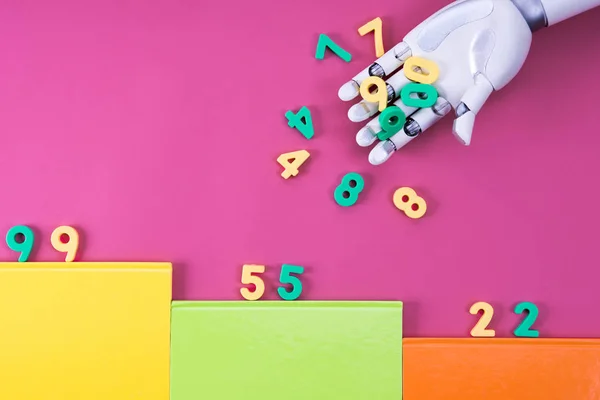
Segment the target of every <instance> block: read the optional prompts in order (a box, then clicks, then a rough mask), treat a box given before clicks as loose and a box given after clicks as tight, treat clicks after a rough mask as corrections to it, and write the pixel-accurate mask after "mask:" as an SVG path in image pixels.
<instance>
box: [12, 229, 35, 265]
mask: <svg viewBox="0 0 600 400" xmlns="http://www.w3.org/2000/svg"><path fill="white" fill-rule="evenodd" d="M17 235H23V238H24V239H23V241H22V242H20V243H19V242H17V239H16V238H17ZM33 236H34V235H33V231H32V230H31V229H30V228H29V227H28V226H25V225H16V226H13V227H12V228H10V229H9V230H8V232H7V233H6V244H7V245H8V248H9V249H11V250H13V251H16V252H20V253H21V254H19V262H25V261H27V259H29V255H30V254H31V250H32V249H33Z"/></svg>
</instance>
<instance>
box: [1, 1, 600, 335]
mask: <svg viewBox="0 0 600 400" xmlns="http://www.w3.org/2000/svg"><path fill="white" fill-rule="evenodd" d="M49 3H50V2H43V1H24V2H19V4H17V3H16V2H12V3H10V4H9V3H5V4H4V5H2V6H1V8H0V10H1V11H2V13H1V21H0V22H1V23H0V37H1V38H2V40H0V54H2V57H1V59H0V131H1V132H2V137H3V140H2V146H0V160H1V162H2V166H3V168H2V170H3V172H4V173H3V174H2V182H3V189H4V190H3V196H2V208H1V211H0V230H1V231H3V232H6V230H7V229H8V228H9V227H10V226H12V225H15V224H29V225H31V226H33V227H36V228H37V234H38V245H37V246H36V252H35V253H34V254H33V259H34V260H37V261H41V260H52V261H58V260H60V259H61V257H63V256H62V255H60V254H59V253H56V252H54V250H52V248H51V246H50V233H51V231H52V229H53V228H54V227H56V226H58V225H60V224H73V225H75V226H77V227H78V228H79V229H80V231H81V236H82V242H84V248H83V249H82V250H83V251H82V253H81V255H80V259H83V260H90V261H103V260H118V261H121V260H131V261H133V260H150V261H161V260H167V261H173V263H174V267H175V288H174V290H175V292H174V295H175V298H176V299H240V298H241V297H240V295H239V287H240V272H241V265H242V264H244V263H260V264H263V263H264V264H266V265H267V269H268V270H270V272H269V273H268V277H269V279H270V280H269V285H268V287H267V295H266V296H265V298H266V299H276V298H277V297H276V286H277V285H276V283H277V278H278V270H279V268H280V265H281V264H282V263H291V264H299V265H304V266H305V267H306V269H307V272H306V274H305V277H304V287H305V291H304V293H303V299H311V300H316V299H375V300H388V299H398V300H403V301H405V306H406V319H405V334H406V335H407V336H416V335H419V336H434V335H450V336H467V335H468V333H469V331H470V329H471V328H472V326H473V325H474V323H475V318H474V317H473V316H471V315H469V313H468V309H469V307H470V305H471V304H472V303H474V302H475V301H479V300H484V301H488V302H490V303H492V304H493V305H494V307H495V310H496V316H495V318H494V320H493V321H492V326H491V327H492V328H495V329H496V330H497V333H498V335H499V336H508V335H511V332H512V330H513V329H514V327H515V326H516V325H517V324H518V323H519V321H520V320H521V317H518V316H515V315H514V314H513V313H512V309H513V308H514V305H515V304H516V303H518V302H520V301H525V300H528V301H533V302H535V303H537V304H538V305H539V307H540V317H539V319H538V322H537V323H536V325H535V328H537V329H539V330H540V332H541V335H542V336H566V337H579V336H585V337H590V336H591V337H593V336H596V337H600V319H599V318H597V310H598V309H599V308H600V294H598V283H599V280H600V268H599V267H598V252H599V249H600V246H599V245H598V239H597V238H598V233H597V232H598V226H599V222H600V207H598V204H599V203H600V190H599V185H598V179H597V176H598V172H599V171H600V157H598V151H599V150H598V149H599V148H600V132H599V130H598V125H597V118H598V112H597V111H596V104H597V95H596V93H598V92H600V80H599V79H598V78H597V75H596V72H597V71H598V70H600V51H598V49H600V42H599V40H600V38H599V37H598V29H597V24H598V21H599V20H600V9H597V10H594V11H592V12H590V13H588V14H586V15H582V16H579V17H577V18H575V19H573V20H570V21H567V22H564V23H562V24H560V25H558V26H555V27H552V28H550V29H547V30H545V31H542V32H539V33H536V34H535V37H534V45H533V48H532V51H531V55H530V57H529V60H528V62H527V64H526V65H525V67H524V69H523V70H522V72H521V74H520V75H519V76H518V77H517V78H516V80H515V81H514V82H513V83H512V84H511V85H509V86H508V87H507V88H506V89H504V90H503V91H502V92H500V93H497V94H496V95H494V96H493V98H492V99H491V100H490V102H489V104H488V105H487V107H486V108H485V109H484V110H483V111H482V113H481V114H480V116H479V120H478V122H477V127H476V129H477V130H476V133H475V135H474V139H473V143H472V146H471V147H469V148H465V147H462V146H460V145H459V144H458V142H457V141H456V140H455V139H454V138H453V137H452V135H451V118H447V119H445V120H444V121H443V122H442V123H441V124H439V126H437V127H436V128H434V129H432V130H431V131H429V132H427V134H426V135H424V136H422V137H420V138H418V139H417V140H415V141H414V142H413V143H411V144H410V145H409V146H407V147H406V148H404V149H403V150H402V151H401V152H399V153H398V154H396V155H395V156H394V157H393V158H392V159H391V160H390V162H388V163H387V164H385V165H383V166H380V167H373V166H371V165H370V164H369V163H368V162H367V154H368V150H365V149H361V148H359V147H358V146H357V145H356V144H355V142H354V135H355V132H356V130H357V129H358V128H359V127H360V125H358V124H353V123H351V122H349V121H348V120H347V118H346V111H347V108H348V106H349V105H350V104H344V103H342V102H341V101H339V100H338V98H337V89H338V87H339V86H340V85H341V84H342V83H343V82H344V81H346V80H347V79H348V78H350V77H352V76H353V75H354V74H355V73H356V72H358V71H359V70H361V69H362V68H363V67H365V66H366V65H367V64H368V63H370V62H371V61H372V60H373V57H374V45H373V39H372V36H371V35H369V36H368V37H364V38H362V37H360V36H359V35H358V33H357V32H356V29H357V28H358V27H359V26H361V25H362V24H363V23H365V22H367V21H368V20H370V19H372V18H373V17H376V16H380V17H382V19H383V21H384V44H385V46H386V48H389V47H390V46H392V45H393V44H394V43H396V42H398V41H399V40H401V38H402V37H403V35H404V34H405V33H406V32H408V31H409V30H410V29H411V28H412V27H413V26H414V25H416V24H417V23H418V22H420V21H421V20H423V19H424V18H426V17H427V16H428V15H430V14H431V13H433V12H435V11H436V10H438V9H439V8H441V7H442V6H444V5H446V4H447V3H448V1H447V0H430V1H407V0H380V1H377V2H372V4H371V5H370V6H368V7H367V6H366V5H365V3H364V2H348V1H343V0H306V1H304V2H300V3H297V2H286V1H272V0H255V1H251V2H248V1H237V0H232V1H229V2H219V1H217V2H207V1H201V2H199V1H192V0H186V1H183V0H180V1H169V0H161V1H158V0H156V1H150V2H147V1H99V0H98V1H93V2H92V1H85V2H81V1H55V2H51V3H52V5H50V4H49ZM359 9H360V11H359ZM322 32H323V33H327V34H329V35H330V37H331V38H332V39H333V40H335V41H337V42H338V43H339V44H340V45H342V47H344V48H346V49H347V50H348V51H350V52H351V53H352V55H353V60H352V62H351V63H349V64H346V63H344V62H343V61H342V60H341V59H339V58H337V57H335V56H332V55H331V53H329V52H328V54H327V56H326V58H325V60H322V61H318V60H316V59H315V58H314V52H315V46H316V40H317V37H318V34H319V33H322ZM561 57H565V58H566V59H561ZM567 80H568V82H567ZM303 105H306V106H308V107H310V108H311V110H312V113H313V119H314V123H315V132H316V134H315V137H314V139H312V140H310V141H308V140H306V139H304V138H303V137H302V136H301V135H300V134H299V133H298V132H296V131H295V130H292V129H290V128H288V127H287V121H286V119H285V118H284V116H283V115H284V113H285V111H286V110H288V109H299V108H300V107H301V106H303ZM303 148H305V149H307V150H309V151H310V152H311V154H312V156H311V159H310V160H309V161H308V162H307V163H306V164H305V165H304V166H303V167H302V168H301V172H300V175H298V176H297V177H296V178H293V179H290V180H288V181H285V180H284V179H282V178H281V177H280V176H279V174H280V172H281V168H280V166H279V165H278V164H277V163H276V162H275V159H276V158H277V156H278V155H279V154H281V153H284V152H288V151H294V150H298V149H303ZM350 171H356V172H359V173H361V174H362V175H363V176H364V178H365V181H366V189H365V191H364V192H363V194H362V195H361V196H360V200H359V203H357V205H356V206H354V207H351V208H342V207H339V206H338V205H337V204H336V203H335V202H334V200H333V191H334V189H335V187H336V186H337V185H338V183H339V181H340V180H341V178H342V176H343V175H344V174H345V173H347V172H350ZM405 185H406V186H411V187H413V188H415V189H416V190H417V192H418V193H419V194H421V195H422V196H424V197H425V198H426V199H427V201H428V207H429V208H428V213H427V215H426V218H423V219H421V220H417V221H413V220H410V219H408V218H406V217H405V216H404V215H402V214H400V213H399V211H398V210H396V209H395V208H394V206H393V204H392V201H391V197H392V193H393V192H394V190H395V189H396V188H398V187H400V186H405ZM0 258H1V259H3V260H16V254H15V253H12V252H11V251H10V250H8V249H7V248H6V247H5V246H0Z"/></svg>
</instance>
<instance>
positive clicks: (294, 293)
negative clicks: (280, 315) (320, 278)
mask: <svg viewBox="0 0 600 400" xmlns="http://www.w3.org/2000/svg"><path fill="white" fill-rule="evenodd" d="M303 272H304V267H300V266H298V265H289V264H283V265H282V266H281V275H280V276H279V282H281V283H283V284H289V285H292V290H291V291H289V292H288V291H287V290H285V287H279V288H277V293H278V294H279V296H280V297H281V298H282V299H283V300H296V299H297V298H298V297H300V294H301V293H302V282H301V281H300V279H298V278H297V277H295V276H292V275H291V274H298V275H300V274H302V273H303Z"/></svg>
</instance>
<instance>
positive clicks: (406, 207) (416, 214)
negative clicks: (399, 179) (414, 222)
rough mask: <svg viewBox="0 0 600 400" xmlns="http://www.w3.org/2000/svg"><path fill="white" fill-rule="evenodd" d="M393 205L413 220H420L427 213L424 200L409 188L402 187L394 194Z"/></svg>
mask: <svg viewBox="0 0 600 400" xmlns="http://www.w3.org/2000/svg"><path fill="white" fill-rule="evenodd" d="M394 205H395V206H396V207H397V208H398V209H399V210H401V211H404V214H406V216H407V217H409V218H413V219H418V218H421V217H422V216H423V215H425V211H427V203H426V202H425V200H424V199H423V198H422V197H419V196H417V192H415V191H414V190H413V189H411V188H409V187H402V188H400V189H398V190H396V191H395V192H394Z"/></svg>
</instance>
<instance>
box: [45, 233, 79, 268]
mask: <svg viewBox="0 0 600 400" xmlns="http://www.w3.org/2000/svg"><path fill="white" fill-rule="evenodd" d="M64 236H66V238H67V239H68V240H67V241H66V242H63V240H62V238H63V237H64ZM50 242H51V243H52V247H54V249H55V250H56V251H60V252H62V253H67V255H66V256H65V261H66V262H72V261H73V260H74V259H75V256H76V255H77V249H78V248H79V233H77V230H76V229H75V228H73V227H71V226H59V227H58V228H56V229H55V230H54V231H53V232H52V235H51V236H50Z"/></svg>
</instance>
